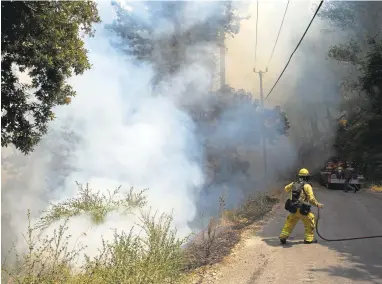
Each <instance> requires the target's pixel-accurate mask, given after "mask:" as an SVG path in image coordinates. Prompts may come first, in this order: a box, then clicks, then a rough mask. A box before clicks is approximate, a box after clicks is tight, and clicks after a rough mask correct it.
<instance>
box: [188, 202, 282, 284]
mask: <svg viewBox="0 0 382 284" xmlns="http://www.w3.org/2000/svg"><path fill="white" fill-rule="evenodd" d="M279 208H280V203H277V204H274V205H273V208H272V210H270V211H269V212H268V213H267V214H266V215H265V216H263V217H262V218H260V219H259V220H257V221H256V222H254V223H252V224H251V225H249V226H246V227H245V228H243V229H241V230H240V231H237V232H238V234H239V235H238V237H239V239H238V241H237V242H236V244H235V245H234V246H233V248H231V250H230V254H229V255H226V256H223V257H222V258H221V260H220V261H219V262H216V263H213V264H211V265H207V266H203V267H200V268H198V269H196V270H195V271H193V272H192V273H191V275H190V282H191V283H195V284H196V283H198V284H199V283H200V284H201V283H206V284H207V283H222V284H223V283H224V284H229V283H232V284H240V283H251V279H253V278H255V277H256V274H257V273H260V272H261V270H262V269H263V268H264V267H265V266H266V265H267V262H268V258H269V254H270V249H269V247H268V246H267V244H266V243H264V242H263V241H262V239H261V237H259V236H257V232H258V231H259V230H261V228H262V227H263V226H264V225H265V224H266V223H267V222H269V220H271V219H272V217H273V216H274V215H275V214H276V212H277V211H278V210H279ZM248 281H250V282H248Z"/></svg>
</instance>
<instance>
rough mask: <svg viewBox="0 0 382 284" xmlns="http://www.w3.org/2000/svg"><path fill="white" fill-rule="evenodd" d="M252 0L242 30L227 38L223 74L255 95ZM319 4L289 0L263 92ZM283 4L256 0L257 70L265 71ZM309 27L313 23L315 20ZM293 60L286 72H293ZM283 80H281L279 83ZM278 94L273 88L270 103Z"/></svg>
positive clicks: (232, 83) (278, 91)
mask: <svg viewBox="0 0 382 284" xmlns="http://www.w3.org/2000/svg"><path fill="white" fill-rule="evenodd" d="M252 2H253V3H252V4H251V6H250V11H249V13H250V15H251V18H250V19H249V20H245V21H243V22H242V25H241V31H240V33H239V34H238V35H236V36H235V37H234V38H233V39H232V38H229V39H227V40H226V44H227V48H228V51H227V55H226V74H227V84H229V85H231V86H232V87H234V88H238V89H241V88H244V89H246V90H248V91H251V92H253V93H254V94H255V95H256V96H258V95H259V75H258V74H255V73H253V71H252V70H253V67H254V63H255V38H256V2H255V1H252ZM318 3H319V1H301V0H297V1H296V0H295V1H290V3H289V7H288V11H287V14H286V17H285V20H284V25H283V28H282V31H281V34H280V37H279V40H278V44H277V46H276V50H275V52H274V55H273V59H272V61H271V63H270V65H269V70H268V73H266V74H265V75H264V77H263V78H264V79H263V85H264V94H267V93H268V91H269V90H270V88H271V87H272V85H273V84H274V82H275V81H276V79H277V77H278V76H279V74H280V73H281V71H282V69H283V67H284V66H285V64H286V62H287V61H288V58H289V56H290V54H291V53H292V51H293V49H294V48H295V46H296V45H297V42H298V40H299V39H300V38H301V36H302V34H303V32H304V30H305V28H306V27H307V25H308V24H309V21H310V19H311V18H312V16H313V14H314V9H315V7H316V5H317V4H318ZM286 4H287V1H264V0H262V1H261V0H260V1H259V19H258V36H257V64H256V68H257V69H261V70H265V68H266V67H267V64H268V61H269V58H270V55H271V52H272V49H273V45H274V43H275V40H276V37H277V33H278V30H279V28H280V24H281V20H282V17H283V15H284V11H285V7H286ZM312 26H314V23H313V25H312ZM308 37H309V33H308V34H307V35H306V38H308ZM297 53H298V51H297V52H296V54H297ZM296 54H295V57H293V58H294V59H295V58H296V57H297V56H296ZM294 59H292V61H291V63H290V64H289V67H288V69H287V71H286V72H293V65H294V64H295V63H296V61H295V60H294ZM286 83H287V82H285V81H283V80H282V79H281V81H280V85H281V84H286ZM290 83H291V82H290ZM279 93H280V89H279V88H276V89H275V90H274V93H273V94H272V97H270V99H269V102H272V101H274V102H275V103H277V102H278V101H279Z"/></svg>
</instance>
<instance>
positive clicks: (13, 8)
mask: <svg viewBox="0 0 382 284" xmlns="http://www.w3.org/2000/svg"><path fill="white" fill-rule="evenodd" d="M1 10H2V19H1V31H2V33H1V45H2V58H1V81H2V84H1V105H2V114H1V115H2V116H1V123H2V128H1V138H2V140H1V145H2V146H5V147H6V146H8V145H9V144H13V145H14V146H15V147H16V148H17V149H19V150H20V151H22V152H23V153H24V154H27V153H29V152H31V151H33V149H34V147H35V146H36V144H37V143H38V142H39V141H40V139H41V137H42V136H43V135H44V134H45V133H46V132H47V125H48V122H49V120H52V119H54V114H53V112H52V108H53V107H54V106H57V105H65V104H69V103H70V101H71V97H73V96H75V94H76V93H75V91H74V90H73V89H72V88H71V86H69V85H68V84H67V83H66V79H67V78H69V77H70V76H72V75H73V74H75V75H78V74H82V73H83V72H84V71H85V70H87V69H89V68H90V67H91V66H90V63H89V61H88V57H87V50H86V49H85V47H84V41H83V36H85V35H87V36H93V33H94V29H93V28H92V25H93V24H94V23H98V22H100V17H99V15H98V10H97V4H96V3H94V2H92V1H74V2H71V1H49V2H48V1H45V2H44V1H3V2H1ZM17 71H19V72H26V73H27V75H29V77H30V78H31V82H30V83H23V82H22V81H21V80H20V77H19V75H17V74H16V73H17Z"/></svg>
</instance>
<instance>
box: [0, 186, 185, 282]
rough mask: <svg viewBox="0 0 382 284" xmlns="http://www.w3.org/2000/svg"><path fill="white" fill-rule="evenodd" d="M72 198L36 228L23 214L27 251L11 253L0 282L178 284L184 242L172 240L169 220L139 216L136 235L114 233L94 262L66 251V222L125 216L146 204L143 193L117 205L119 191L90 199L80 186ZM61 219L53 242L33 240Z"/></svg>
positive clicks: (74, 250)
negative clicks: (115, 214)
mask: <svg viewBox="0 0 382 284" xmlns="http://www.w3.org/2000/svg"><path fill="white" fill-rule="evenodd" d="M78 187H79V194H78V196H77V197H75V198H72V199H69V200H68V201H64V202H61V203H58V204H56V205H53V206H52V207H51V208H50V209H48V210H47V211H45V214H44V215H43V216H42V218H41V219H40V220H39V222H38V223H37V225H36V226H32V224H31V221H30V214H29V212H28V220H29V226H28V233H27V235H26V236H25V237H24V239H25V241H26V244H27V246H28V250H27V251H26V252H22V253H21V252H19V251H17V250H16V248H13V249H12V250H11V252H10V253H11V254H12V255H13V256H15V261H12V262H9V261H8V262H7V261H5V262H4V263H3V266H2V271H3V274H2V280H3V281H9V282H8V283H78V284H82V283H110V284H111V283H113V284H114V283H129V284H130V283H131V284H138V283H142V284H143V283H180V282H181V281H182V280H183V278H182V277H181V276H182V275H181V272H182V268H183V267H184V253H183V251H182V249H181V247H182V245H183V244H185V243H186V241H187V238H184V239H179V238H177V237H176V230H175V229H172V227H171V224H172V217H171V216H169V215H166V214H163V215H160V216H157V214H156V213H155V214H152V213H151V211H148V212H144V211H143V210H141V217H140V218H139V220H140V224H137V226H139V227H140V228H141V232H140V234H139V235H133V233H132V230H133V228H131V230H130V232H129V233H126V232H123V231H121V232H117V231H115V232H114V239H113V241H111V242H106V241H104V240H103V245H102V248H101V249H100V251H99V253H98V255H97V256H95V257H92V258H90V257H89V256H86V255H85V254H84V252H83V250H84V249H85V248H86V247H84V246H81V245H80V244H78V245H77V246H76V247H75V248H72V249H69V246H68V244H69V240H70V239H71V238H72V236H71V235H69V234H67V231H68V226H67V224H68V223H67V222H68V220H69V219H70V218H71V217H74V216H79V215H82V214H91V216H92V221H93V222H94V223H95V224H100V223H102V222H103V221H104V220H105V216H106V214H107V213H109V212H111V211H120V212H124V213H127V212H129V210H131V209H133V208H142V207H143V206H144V205H145V204H146V197H145V196H144V195H143V191H141V192H139V193H138V194H136V193H134V192H133V191H132V189H131V190H130V192H129V193H128V194H127V196H125V197H122V198H120V199H118V196H117V193H118V191H119V188H118V189H117V190H115V191H114V192H112V193H109V196H108V197H106V196H104V195H101V194H100V193H99V192H96V193H93V192H92V191H91V190H90V189H89V186H88V185H87V186H86V187H85V188H83V187H82V186H81V185H80V184H78ZM62 219H64V220H65V222H64V224H63V225H61V226H59V228H58V229H57V230H55V231H54V232H53V236H50V237H48V236H47V237H45V238H39V237H40V236H42V235H43V234H44V232H45V229H47V228H48V227H49V226H51V225H52V224H53V223H54V222H56V221H58V220H62ZM81 254H83V255H84V256H85V263H83V264H82V266H80V267H79V265H78V263H77V262H78V257H79V256H80V255H81Z"/></svg>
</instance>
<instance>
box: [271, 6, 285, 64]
mask: <svg viewBox="0 0 382 284" xmlns="http://www.w3.org/2000/svg"><path fill="white" fill-rule="evenodd" d="M288 6H289V0H288V3H287V5H286V8H285V12H284V16H283V19H282V21H281V25H280V29H279V33H278V34H277V38H276V41H275V45H274V46H273V50H272V53H271V57H270V58H269V61H268V64H267V68H266V69H268V66H269V63H271V60H272V57H273V53H274V52H275V49H276V45H277V41H278V40H279V36H280V33H281V28H282V27H283V24H284V19H285V15H286V13H287V11H288Z"/></svg>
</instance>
